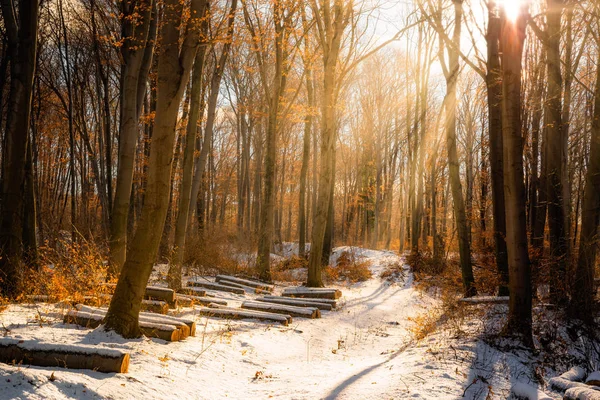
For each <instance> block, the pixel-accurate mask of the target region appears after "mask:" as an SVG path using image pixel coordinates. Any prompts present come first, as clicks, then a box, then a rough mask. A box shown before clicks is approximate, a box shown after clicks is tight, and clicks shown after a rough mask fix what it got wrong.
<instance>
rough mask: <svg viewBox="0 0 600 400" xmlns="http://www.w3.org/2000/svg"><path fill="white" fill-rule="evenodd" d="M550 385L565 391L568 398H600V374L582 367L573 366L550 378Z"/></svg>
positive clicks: (583, 399) (598, 399) (574, 399)
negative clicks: (588, 371) (588, 372)
mask: <svg viewBox="0 0 600 400" xmlns="http://www.w3.org/2000/svg"><path fill="white" fill-rule="evenodd" d="M549 383H550V387H552V388H553V389H554V390H557V391H560V392H565V395H564V397H563V398H564V399H567V400H600V387H598V386H596V385H598V384H599V383H600V374H598V373H597V372H592V373H591V374H589V375H588V374H587V372H586V371H585V370H584V369H583V368H581V367H573V368H571V369H570V370H568V371H567V372H565V373H564V374H562V375H560V376H557V377H555V378H552V379H550V382H549Z"/></svg>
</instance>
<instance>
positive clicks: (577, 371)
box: [548, 367, 589, 392]
mask: <svg viewBox="0 0 600 400" xmlns="http://www.w3.org/2000/svg"><path fill="white" fill-rule="evenodd" d="M585 375H586V371H585V370H584V369H583V368H581V367H573V368H571V369H570V370H568V371H567V372H565V373H563V374H562V375H560V376H557V377H554V378H551V379H550V381H548V384H549V385H550V387H551V388H553V389H555V390H558V391H561V392H564V391H565V390H567V389H570V388H574V387H589V386H588V385H586V384H585V383H583V382H581V381H582V380H583V379H585Z"/></svg>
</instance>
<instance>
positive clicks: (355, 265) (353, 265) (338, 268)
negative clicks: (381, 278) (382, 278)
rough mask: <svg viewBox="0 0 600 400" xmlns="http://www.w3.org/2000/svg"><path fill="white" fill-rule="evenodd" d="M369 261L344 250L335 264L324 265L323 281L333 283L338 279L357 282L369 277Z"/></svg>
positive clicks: (370, 274)
mask: <svg viewBox="0 0 600 400" xmlns="http://www.w3.org/2000/svg"><path fill="white" fill-rule="evenodd" d="M370 266H371V263H370V262H369V261H363V260H361V259H359V258H357V257H356V254H354V252H351V251H344V252H342V254H340V256H339V257H338V259H337V262H336V265H335V266H331V265H329V266H327V267H325V269H324V271H323V273H324V278H325V282H328V283H333V282H338V281H340V280H343V281H346V282H349V283H357V282H364V281H366V280H369V279H371V276H372V275H373V274H372V273H371V269H370V268H369V267H370Z"/></svg>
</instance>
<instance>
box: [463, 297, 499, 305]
mask: <svg viewBox="0 0 600 400" xmlns="http://www.w3.org/2000/svg"><path fill="white" fill-rule="evenodd" d="M458 301H459V302H460V303H465V304H508V296H473V297H464V298H461V299H459V300H458Z"/></svg>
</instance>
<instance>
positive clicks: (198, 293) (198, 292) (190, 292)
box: [177, 286, 206, 297]
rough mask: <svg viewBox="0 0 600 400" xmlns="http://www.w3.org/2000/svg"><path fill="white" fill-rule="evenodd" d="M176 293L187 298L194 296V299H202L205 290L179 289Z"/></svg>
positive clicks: (190, 287) (195, 288) (189, 287)
mask: <svg viewBox="0 0 600 400" xmlns="http://www.w3.org/2000/svg"><path fill="white" fill-rule="evenodd" d="M177 293H180V294H185V295H188V296H196V297H204V296H206V290H204V289H200V288H198V287H192V286H188V287H182V288H181V289H177Z"/></svg>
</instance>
